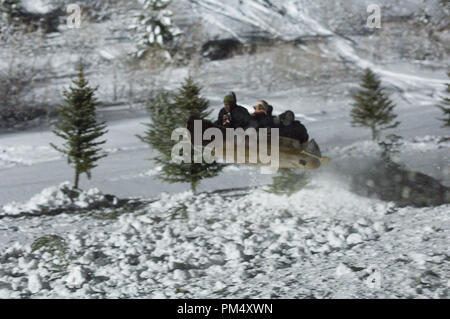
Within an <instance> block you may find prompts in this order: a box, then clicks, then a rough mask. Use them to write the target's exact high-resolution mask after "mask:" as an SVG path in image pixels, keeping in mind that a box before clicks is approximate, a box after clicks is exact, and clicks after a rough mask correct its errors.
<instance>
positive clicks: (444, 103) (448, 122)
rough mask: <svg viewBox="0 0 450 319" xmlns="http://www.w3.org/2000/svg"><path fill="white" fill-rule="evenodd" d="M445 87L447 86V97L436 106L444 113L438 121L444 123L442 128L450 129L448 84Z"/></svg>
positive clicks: (449, 89)
mask: <svg viewBox="0 0 450 319" xmlns="http://www.w3.org/2000/svg"><path fill="white" fill-rule="evenodd" d="M448 76H449V77H450V73H448ZM446 85H447V89H446V93H447V96H443V97H442V104H441V105H438V107H439V108H440V109H441V110H442V112H444V117H443V118H441V119H440V120H442V121H443V122H444V124H443V125H442V127H450V97H449V96H450V83H447V84H446Z"/></svg>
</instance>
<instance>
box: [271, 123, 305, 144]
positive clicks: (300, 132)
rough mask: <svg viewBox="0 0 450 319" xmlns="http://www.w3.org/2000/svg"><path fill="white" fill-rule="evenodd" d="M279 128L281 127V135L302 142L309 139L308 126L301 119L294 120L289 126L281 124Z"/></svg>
mask: <svg viewBox="0 0 450 319" xmlns="http://www.w3.org/2000/svg"><path fill="white" fill-rule="evenodd" d="M278 128H279V129H280V136H284V137H290V138H293V139H296V140H298V141H300V143H306V142H308V140H309V135H308V132H307V130H306V127H305V126H304V125H303V124H302V123H300V122H299V121H294V122H293V123H292V124H291V125H289V126H284V125H282V124H280V125H279V126H278Z"/></svg>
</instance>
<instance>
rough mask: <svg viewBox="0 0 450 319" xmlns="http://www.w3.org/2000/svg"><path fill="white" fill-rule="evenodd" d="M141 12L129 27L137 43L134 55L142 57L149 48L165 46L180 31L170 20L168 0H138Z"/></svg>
mask: <svg viewBox="0 0 450 319" xmlns="http://www.w3.org/2000/svg"><path fill="white" fill-rule="evenodd" d="M139 2H140V3H141V4H142V10H141V12H140V13H139V14H138V15H137V16H136V17H135V21H134V24H133V25H132V26H131V27H130V29H131V30H132V31H133V32H134V35H135V41H136V45H137V51H136V52H135V55H136V57H138V58H140V57H142V56H143V55H144V54H145V53H146V52H147V51H148V50H149V49H150V48H165V47H166V46H167V45H169V44H170V43H171V42H172V41H173V40H174V39H175V37H177V36H178V35H179V34H180V33H181V32H180V30H179V29H178V28H177V27H176V26H175V25H174V24H173V22H172V12H171V11H170V10H169V9H168V6H169V5H170V2H171V1H170V0H139Z"/></svg>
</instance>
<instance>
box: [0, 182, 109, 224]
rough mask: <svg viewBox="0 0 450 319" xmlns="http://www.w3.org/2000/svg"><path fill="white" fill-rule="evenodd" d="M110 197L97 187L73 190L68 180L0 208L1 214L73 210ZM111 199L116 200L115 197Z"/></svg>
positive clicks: (87, 206) (104, 200)
mask: <svg viewBox="0 0 450 319" xmlns="http://www.w3.org/2000/svg"><path fill="white" fill-rule="evenodd" d="M110 199H111V198H109V199H108V198H106V197H105V195H104V194H102V193H101V192H100V190H99V189H97V188H92V189H89V190H87V191H80V190H74V189H73V188H72V186H71V184H70V183H69V182H64V183H61V184H60V185H59V186H53V187H48V188H45V189H44V190H43V191H42V192H41V193H39V194H37V195H35V196H33V197H32V198H31V199H30V200H29V201H27V202H26V203H17V202H12V203H9V204H7V205H5V206H3V209H2V210H0V217H1V216H2V215H9V216H13V215H19V214H24V213H25V214H26V213H39V212H42V211H46V212H48V211H52V210H57V209H64V210H67V211H69V210H74V209H83V208H84V209H86V208H89V207H90V206H92V205H98V204H99V203H104V202H106V201H108V200H110ZM112 201H113V202H114V201H115V202H117V201H118V199H117V198H113V199H112Z"/></svg>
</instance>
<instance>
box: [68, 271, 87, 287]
mask: <svg viewBox="0 0 450 319" xmlns="http://www.w3.org/2000/svg"><path fill="white" fill-rule="evenodd" d="M85 281H86V278H85V274H84V271H83V269H82V268H81V266H80V265H76V266H70V267H69V274H68V275H67V277H66V285H67V286H68V287H69V288H81V286H82V285H83V284H84V282H85Z"/></svg>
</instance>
